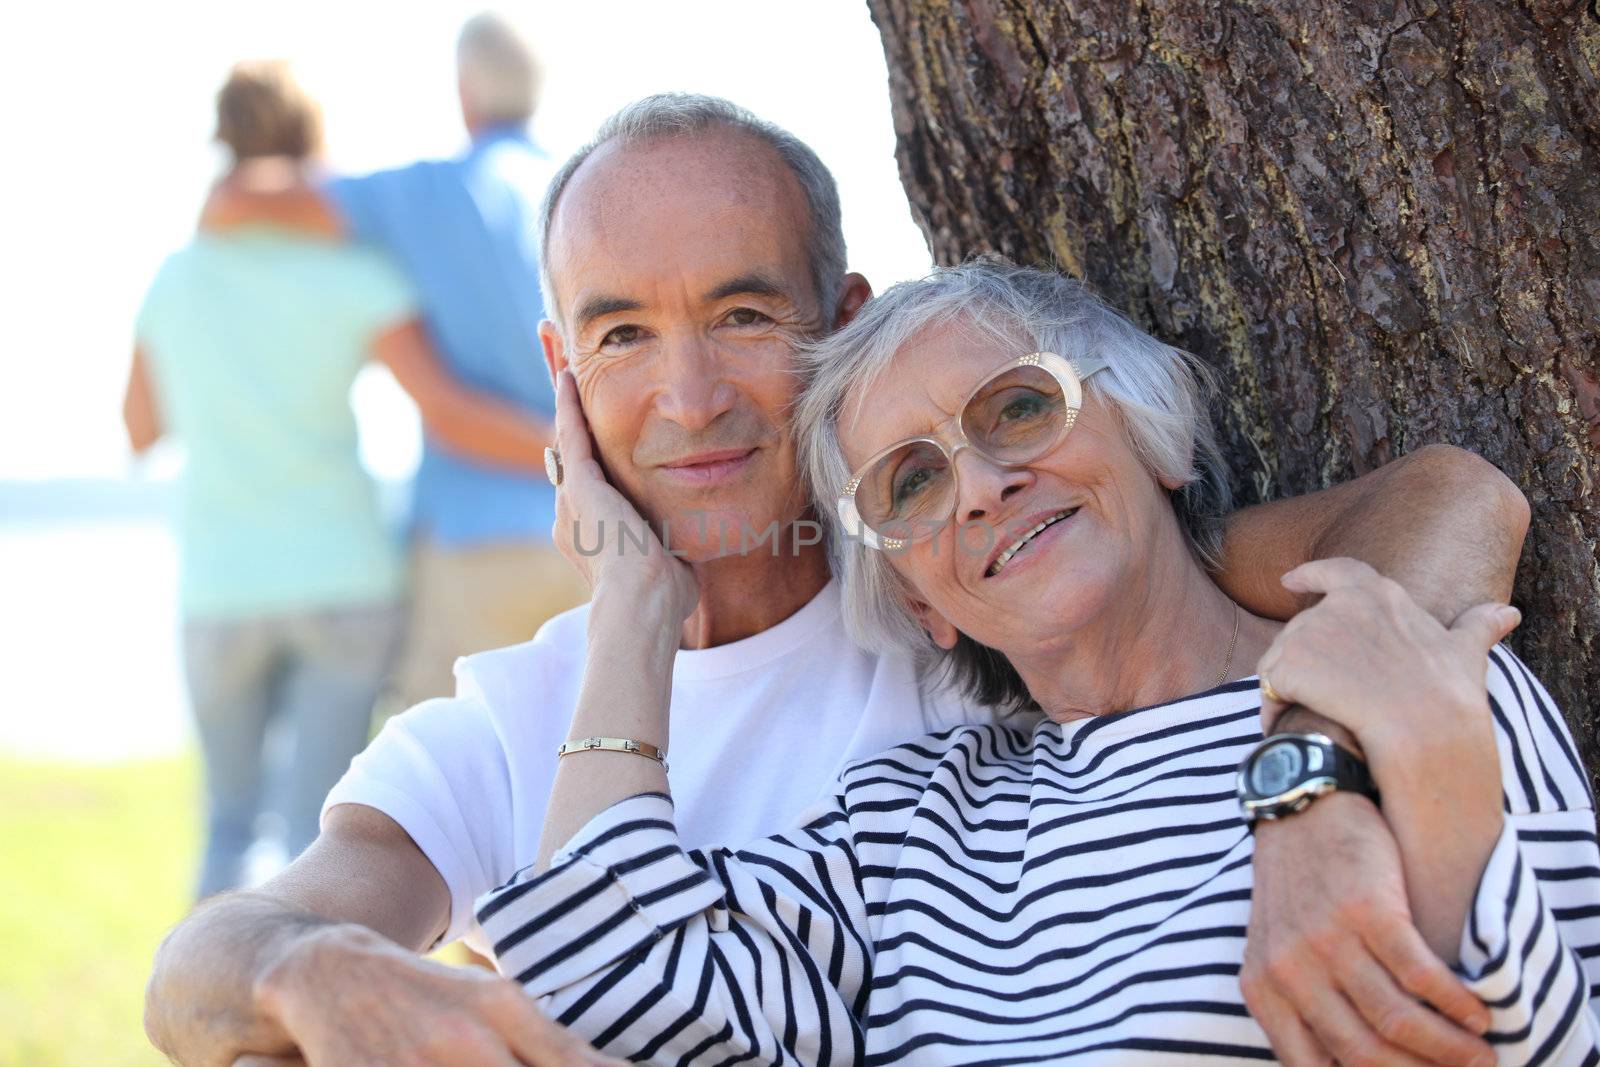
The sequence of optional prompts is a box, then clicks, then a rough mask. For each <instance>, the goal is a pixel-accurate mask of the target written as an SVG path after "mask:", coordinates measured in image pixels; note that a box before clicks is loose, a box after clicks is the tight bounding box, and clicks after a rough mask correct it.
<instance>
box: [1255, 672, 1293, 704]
mask: <svg viewBox="0 0 1600 1067" xmlns="http://www.w3.org/2000/svg"><path fill="white" fill-rule="evenodd" d="M1261 695H1262V696H1264V697H1266V698H1267V699H1268V700H1273V701H1277V702H1278V703H1279V704H1287V703H1289V702H1288V701H1287V700H1285V699H1283V697H1281V696H1279V695H1278V691H1277V690H1276V689H1274V688H1272V683H1271V682H1269V681H1267V676H1266V675H1264V674H1263V675H1262V676H1261Z"/></svg>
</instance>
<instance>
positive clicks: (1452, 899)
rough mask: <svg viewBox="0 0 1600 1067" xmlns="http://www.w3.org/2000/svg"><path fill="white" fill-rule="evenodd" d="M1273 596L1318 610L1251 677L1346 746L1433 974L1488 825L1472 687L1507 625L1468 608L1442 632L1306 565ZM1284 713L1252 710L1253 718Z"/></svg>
mask: <svg viewBox="0 0 1600 1067" xmlns="http://www.w3.org/2000/svg"><path fill="white" fill-rule="evenodd" d="M1283 582H1284V585H1285V586H1286V587H1288V588H1289V589H1291V590H1293V591H1295V592H1300V593H1313V594H1319V593H1320V594H1322V600H1321V601H1320V602H1319V603H1318V604H1317V605H1316V606H1315V607H1312V608H1310V609H1308V610H1306V611H1304V612H1302V613H1300V614H1299V615H1297V616H1295V618H1293V619H1291V620H1290V621H1289V623H1288V625H1287V626H1285V627H1284V629H1283V631H1282V632H1281V633H1280V634H1279V635H1278V637H1277V639H1276V640H1275V641H1273V643H1272V645H1271V647H1269V648H1268V649H1267V651H1266V654H1265V655H1263V656H1262V657H1261V660H1260V664H1259V668H1258V669H1259V671H1260V674H1261V676H1262V678H1263V679H1264V680H1265V681H1266V682H1268V683H1270V685H1271V687H1272V689H1273V690H1274V691H1275V692H1276V693H1277V695H1278V696H1280V697H1282V698H1283V700H1284V701H1286V702H1288V703H1294V704H1304V705H1305V706H1306V707H1308V708H1310V709H1312V710H1313V711H1316V712H1319V713H1321V714H1322V715H1325V716H1327V717H1328V718H1329V719H1332V720H1333V721H1335V722H1337V723H1339V724H1340V725H1341V726H1343V727H1345V728H1346V729H1348V730H1349V731H1350V732H1351V733H1353V734H1354V735H1355V736H1356V739H1357V740H1358V741H1359V742H1360V743H1361V746H1362V748H1363V749H1364V750H1365V755H1366V758H1367V761H1368V763H1369V765H1370V766H1371V769H1372V774H1373V777H1374V779H1376V781H1377V784H1378V789H1379V791H1380V792H1381V793H1382V809H1383V814H1384V817H1385V819H1386V820H1387V821H1388V823H1389V825H1390V826H1391V827H1392V828H1393V830H1394V833H1395V839H1396V841H1397V842H1398V844H1399V845H1400V852H1401V857H1402V862H1403V864H1404V867H1405V875H1406V887H1407V892H1408V894H1409V896H1410V898H1411V906H1412V912H1413V915H1414V916H1415V918H1416V920H1417V928H1418V929H1419V930H1420V931H1421V932H1422V935H1423V937H1424V938H1425V939H1426V940H1427V942H1428V944H1429V946H1430V947H1431V948H1432V949H1433V950H1434V951H1435V952H1436V953H1438V954H1439V956H1440V957H1441V958H1442V959H1444V960H1446V961H1447V962H1449V961H1453V960H1454V959H1455V958H1456V953H1457V950H1458V946H1459V944H1460V938H1461V931H1462V926H1463V924H1464V923H1465V920H1466V916H1467V913H1468V909H1469V907H1470V904H1471V901H1472V897H1473V895H1474V892H1475V891H1476V889H1477V884H1478V879H1479V877H1480V876H1481V874H1482V871H1483V865H1484V863H1485V862H1487V860H1488V857H1489V853H1490V852H1491V851H1492V849H1493V848H1494V844H1495V841H1496V840H1497V839H1498V837H1499V835H1500V831H1501V825H1502V812H1501V784H1500V781H1501V780H1500V760H1499V753H1498V750H1497V748H1496V745H1495V737H1494V726H1493V720H1492V719H1491V717H1490V714H1489V703H1488V696H1487V693H1486V691H1485V686H1484V678H1485V675H1486V673H1487V671H1488V651H1489V649H1491V648H1493V647H1494V645H1495V644H1496V643H1497V642H1499V641H1500V640H1501V638H1503V637H1504V636H1505V635H1506V634H1507V633H1509V632H1510V631H1511V630H1512V629H1513V628H1514V627H1515V626H1516V624H1517V622H1518V621H1519V620H1520V615H1519V614H1518V613H1517V611H1516V609H1514V608H1511V607H1508V606H1506V605H1504V604H1481V605H1479V606H1477V607H1475V608H1471V609H1469V610H1468V611H1466V612H1464V613H1463V614H1462V615H1461V616H1460V617H1459V618H1458V619H1456V621H1455V622H1454V623H1453V624H1452V625H1451V626H1450V627H1449V628H1448V629H1446V628H1445V627H1444V626H1442V625H1440V624H1439V622H1438V621H1437V620H1435V619H1434V618H1433V617H1432V616H1431V615H1429V614H1428V613H1427V612H1426V611H1424V610H1423V609H1422V608H1421V607H1419V606H1418V605H1417V604H1416V603H1415V602H1414V601H1413V600H1412V599H1411V598H1410V596H1408V595H1407V594H1406V592H1405V591H1404V590H1403V589H1401V587H1400V586H1399V585H1397V584H1396V583H1394V582H1392V581H1390V580H1388V579H1387V578H1384V577H1383V576H1382V575H1380V574H1378V573H1377V572H1376V571H1374V570H1373V569H1372V568H1371V567H1369V566H1367V565H1366V564H1365V563H1361V562H1358V561H1356V560H1351V559H1330V560H1318V561H1315V562H1313V563H1308V564H1306V565H1304V566H1301V567H1297V568H1295V569H1294V570H1292V571H1290V572H1289V573H1288V574H1286V575H1284V578H1283ZM1284 706H1285V705H1284V704H1283V703H1279V702H1277V701H1270V700H1266V699H1265V698H1264V699H1263V707H1262V718H1263V720H1264V722H1267V723H1270V721H1271V718H1272V717H1273V716H1275V715H1276V714H1277V713H1278V712H1280V711H1282V710H1283V707H1284Z"/></svg>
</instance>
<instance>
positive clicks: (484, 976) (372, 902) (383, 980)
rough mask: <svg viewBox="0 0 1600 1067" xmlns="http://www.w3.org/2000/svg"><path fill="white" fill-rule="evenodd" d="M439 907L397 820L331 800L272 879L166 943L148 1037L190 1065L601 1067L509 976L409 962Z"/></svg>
mask: <svg viewBox="0 0 1600 1067" xmlns="http://www.w3.org/2000/svg"><path fill="white" fill-rule="evenodd" d="M449 909H450V900H449V892H448V890H447V889H446V888H445V883H444V879H443V878H441V877H440V875H439V873H438V871H436V870H435V869H434V867H433V865H432V864H431V863H429V862H428V859H427V858H426V856H424V855H423V853H422V851H421V850H420V849H418V848H417V846H416V844H415V843H413V842H412V840H411V839H410V838H409V837H408V836H407V835H406V833H405V831H404V830H402V829H401V828H400V826H399V825H398V824H397V823H395V822H394V821H393V820H392V819H390V818H389V817H388V816H386V815H384V814H382V813H381V812H379V811H377V810H376V809H373V808H368V807H364V806H362V805H357V804H342V805H338V806H336V807H334V808H332V809H330V810H329V812H328V814H327V817H326V819H325V822H324V826H323V832H322V835H321V836H320V837H319V838H318V839H317V840H316V842H315V843H314V844H312V846H311V847H310V848H309V849H307V850H306V852H305V853H304V855H302V856H301V857H300V858H299V859H297V860H296V861H295V862H294V863H292V864H290V866H289V867H288V868H287V869H286V870H285V871H284V872H283V873H282V874H280V875H279V876H278V877H277V878H274V879H273V880H272V881H271V882H268V883H267V884H266V885H265V886H263V887H262V888H261V889H259V890H256V891H253V892H240V893H232V894H228V895H226V896H222V897H219V898H217V899H216V900H214V901H212V902H209V903H206V904H202V905H201V906H200V907H199V908H197V909H196V910H195V912H194V913H193V914H192V915H190V916H189V918H187V919H185V920H184V921H183V922H181V923H179V924H178V926H177V927H176V928H175V929H174V930H173V931H172V933H171V934H170V935H168V937H167V939H166V940H165V941H164V942H163V943H162V945H161V948H160V949H159V950H158V952H157V953H156V960H155V969H154V972H153V973H152V975H151V978H150V984H149V987H148V989H147V991H146V995H145V1031H146V1033H148V1034H149V1036H150V1040H151V1041H152V1042H153V1043H154V1044H155V1045H156V1047H157V1048H159V1049H161V1050H162V1051H163V1052H165V1053H166V1054H167V1055H168V1056H170V1057H172V1058H173V1059H174V1060H175V1061H176V1062H178V1063H179V1064H182V1065H184V1067H230V1065H231V1064H233V1063H234V1061H235V1059H237V1058H239V1057H241V1056H245V1055H247V1054H259V1055H277V1056H286V1055H292V1054H293V1053H295V1052H296V1051H298V1052H299V1053H300V1054H301V1055H302V1056H304V1058H305V1061H306V1062H307V1063H309V1064H311V1065H312V1067H322V1065H335V1064H337V1065H339V1067H380V1065H385V1064H393V1063H408V1064H429V1065H440V1067H443V1065H457V1067H459V1065H465V1064H480V1063H481V1064H490V1063H495V1064H498V1063H507V1062H516V1063H525V1064H534V1065H543V1064H567V1063H592V1062H599V1061H598V1060H596V1059H595V1058H593V1054H592V1052H590V1051H588V1050H587V1046H586V1045H584V1044H583V1042H581V1041H579V1040H578V1039H576V1038H574V1037H572V1036H571V1035H569V1034H567V1033H566V1032H565V1031H564V1030H562V1029H561V1028H560V1027H558V1026H556V1025H555V1024H554V1023H552V1022H550V1021H549V1020H548V1019H546V1018H545V1017H544V1016H543V1015H542V1014H541V1013H540V1012H539V1011H538V1010H537V1008H535V1007H534V1004H533V1001H532V1000H530V999H529V998H528V997H527V996H526V995H525V994H524V993H523V992H522V990H521V989H520V988H519V987H518V986H517V985H516V984H515V983H512V982H509V981H507V980H505V979H503V978H500V977H499V976H497V975H493V974H490V973H489V972H487V971H483V970H480V969H478V968H455V967H447V966H445V965H443V964H438V963H434V962H432V961H429V960H424V959H420V958H418V957H417V956H416V955H415V953H416V952H417V951H419V950H421V949H423V948H426V947H428V946H429V945H431V944H432V943H433V942H434V941H435V940H436V939H437V938H438V937H439V936H440V935H441V934H442V933H443V931H444V929H445V926H446V923H447V922H448V916H449ZM510 1057H515V1059H512V1058H510Z"/></svg>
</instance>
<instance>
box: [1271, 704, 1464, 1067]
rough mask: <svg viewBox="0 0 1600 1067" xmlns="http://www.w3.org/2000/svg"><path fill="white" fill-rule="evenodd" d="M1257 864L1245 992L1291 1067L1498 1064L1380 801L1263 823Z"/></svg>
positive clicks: (1327, 804) (1345, 800) (1342, 798)
mask: <svg viewBox="0 0 1600 1067" xmlns="http://www.w3.org/2000/svg"><path fill="white" fill-rule="evenodd" d="M1274 685H1276V683H1274ZM1254 863H1255V889H1254V891H1253V892H1252V894H1251V898H1250V926H1249V932H1248V935H1247V938H1246V941H1245V954H1244V967H1243V969H1242V970H1241V971H1240V974H1239V984H1240V987H1241V989H1242V990H1243V993H1244V999H1245V1003H1246V1005H1248V1006H1249V1008H1250V1013H1251V1014H1252V1015H1254V1016H1255V1018H1256V1021H1257V1022H1258V1023H1260V1024H1261V1028H1262V1029H1263V1030H1265V1031H1266V1033H1267V1037H1268V1039H1269V1040H1270V1041H1271V1042H1272V1048H1273V1051H1274V1052H1275V1053H1277V1055H1278V1058H1279V1059H1281V1060H1282V1061H1283V1063H1284V1064H1286V1065H1287V1067H1305V1065H1308V1064H1328V1063H1331V1062H1338V1063H1340V1064H1346V1065H1351V1067H1354V1065H1360V1064H1400V1065H1416V1064H1424V1063H1437V1064H1462V1065H1466V1064H1474V1065H1476V1064H1484V1065H1489V1064H1493V1063H1494V1062H1495V1057H1494V1053H1493V1051H1492V1050H1491V1049H1490V1047H1489V1045H1488V1044H1487V1043H1486V1042H1484V1041H1483V1040H1482V1039H1481V1038H1479V1037H1478V1036H1476V1035H1479V1034H1482V1033H1483V1032H1484V1030H1485V1029H1486V1028H1487V1027H1488V1025H1489V1012H1488V1010H1487V1009H1486V1008H1485V1007H1484V1006H1483V1004H1482V1003H1480V1002H1479V1001H1478V999H1477V998H1476V997H1475V996H1473V995H1472V993H1471V992H1469V991H1468V990H1467V989H1466V987H1465V986H1463V985H1462V984H1461V982H1460V981H1459V980H1457V978H1456V977H1455V975H1454V974H1452V973H1451V971H1450V969H1449V968H1448V967H1446V966H1445V965H1444V963H1443V962H1441V961H1440V959H1439V958H1438V956H1436V955H1434V953H1433V952H1432V951H1431V950H1430V949H1429V948H1428V945H1427V944H1426V943H1425V942H1424V941H1423V939H1422V935H1421V934H1419V933H1418V932H1417V929H1416V927H1415V925H1414V924H1413V922H1412V918H1411V912H1410V909H1409V907H1408V906H1407V902H1406V900H1407V898H1406V886H1405V882H1404V880H1403V878H1402V875H1401V863H1400V856H1399V853H1398V850H1397V848H1396V846H1395V842H1394V838H1393V837H1392V836H1391V834H1390V833H1389V829H1388V827H1387V826H1386V825H1385V823H1384V820H1383V816H1382V815H1380V814H1379V812H1378V809H1377V808H1376V807H1375V806H1374V805H1373V804H1372V802H1371V801H1369V800H1367V799H1366V798H1365V797H1361V796H1356V795H1354V794H1349V793H1335V794H1333V795H1331V796H1327V797H1323V798H1322V799H1320V800H1318V801H1317V802H1316V803H1315V804H1313V805H1311V807H1310V808H1308V809H1306V810H1305V811H1303V812H1300V813H1299V814H1296V815H1293V816H1290V817H1289V818H1285V819H1280V820H1276V821H1272V822H1263V823H1261V824H1259V825H1258V826H1257V828H1256V840H1255V861H1254ZM1428 1005H1431V1006H1432V1007H1431V1008H1430V1007H1428ZM1434 1009H1437V1011H1435V1010H1434Z"/></svg>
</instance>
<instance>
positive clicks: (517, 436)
mask: <svg viewBox="0 0 1600 1067" xmlns="http://www.w3.org/2000/svg"><path fill="white" fill-rule="evenodd" d="M217 138H218V140H220V141H222V142H223V143H224V144H225V145H226V146H227V147H228V149H229V151H230V153H231V154H232V156H233V159H234V165H235V166H236V167H237V166H242V165H248V164H250V163H252V162H254V161H262V160H271V161H273V163H274V165H276V166H277V167H278V168H280V169H282V170H284V171H295V170H298V169H301V168H303V167H305V166H306V165H307V161H308V160H310V159H312V158H314V157H315V155H316V154H317V152H318V149H319V145H320V140H321V131H320V118H319V115H318V111H317V108H316V106H315V104H314V103H313V102H312V101H311V100H310V99H309V98H308V97H307V96H306V95H305V93H304V92H303V91H302V90H301V89H300V88H299V86H298V85H296V84H295V81H294V79H293V77H292V75H291V74H290V72H289V71H288V68H287V67H286V66H285V65H284V64H282V63H273V62H246V63H241V64H238V65H237V66H236V67H235V68H234V69H233V71H232V73H231V74H230V76H229V78H228V81H227V83H226V84H225V85H224V86H223V88H222V91H221V92H220V93H219V94H218V98H217ZM136 335H137V341H136V345H135V350H134V358H133V367H132V371H131V374H130V376H129V381H128V389H127V394H126V400H125V403H124V412H123V414H124V420H125V423H126V426H127V429H128V434H129V439H130V443H131V444H132V445H133V447H134V449H135V451H143V450H144V449H146V448H148V447H149V446H150V445H152V444H153V443H154V442H155V441H156V440H157V439H159V438H160V437H162V436H163V435H164V434H165V433H167V432H168V431H170V432H171V433H172V434H173V436H175V437H177V438H178V439H179V440H180V441H181V443H182V445H183V446H184V448H185V451H186V462H185V466H184V472H183V477H182V480H181V485H180V490H181V491H180V495H179V514H178V517H177V534H178V541H179V583H180V603H181V610H182V615H183V621H184V660H185V664H184V666H185V671H186V674H187V679H188V688H189V696H190V703H191V705H192V707H193V711H194V715H195V721H196V726H197V729H198V733H199V737H200V744H201V750H202V754H203V756H204V760H205V768H206V787H207V800H208V805H207V807H208V820H207V822H208V827H207V843H206V848H205V855H204V860H203V862H202V864H201V873H200V878H199V886H198V893H199V895H200V896H209V895H210V894H212V893H215V892H218V891H220V890H223V889H227V888H229V887H231V886H234V885H237V884H239V882H240V881H241V879H242V878H243V877H244V876H245V872H244V871H243V870H242V867H243V859H244V856H245V853H246V851H247V850H248V848H249V847H250V845H251V844H252V843H253V841H254V839H255V836H256V832H257V830H258V827H257V825H256V824H257V822H258V817H259V816H261V815H263V814H268V815H271V816H273V817H274V821H275V822H277V823H279V824H280V825H279V826H278V827H276V829H277V830H279V831H280V832H281V833H282V835H283V836H284V837H285V841H284V843H285V845H286V847H287V850H288V852H289V854H290V856H291V858H292V857H293V856H294V855H297V854H298V853H299V852H300V851H301V850H302V849H304V848H305V846H306V845H308V844H310V842H311V840H312V839H313V838H314V837H316V835H317V828H318V815H319V813H320V810H321V806H322V799H323V797H324V796H326V795H327V792H328V789H329V788H330V787H331V786H332V785H333V783H334V782H335V781H337V780H338V778H339V776H340V775H341V774H343V773H344V769H345V767H346V766H348V765H349V762H350V758H351V757H352V756H354V755H355V754H356V753H357V752H359V751H360V750H361V748H362V747H363V746H364V745H365V744H366V741H367V737H368V730H369V728H370V723H371V715H372V709H373V704H374V698H375V697H376V695H377V693H378V690H379V688H380V686H381V685H382V684H383V682H384V680H385V677H386V675H387V672H388V670H389V667H390V662H391V659H392V655H393V650H394V646H395V643H396V639H397V637H398V634H399V630H400V625H401V622H402V611H401V603H402V599H403V596H404V592H405V584H406V583H405V578H406V576H405V564H404V557H403V554H402V551H401V546H400V544H399V543H398V541H397V539H396V538H394V537H393V536H392V534H391V532H390V530H389V529H388V527H387V524H386V523H385V522H384V520H383V519H382V517H381V515H380V509H379V506H378V500H377V493H376V487H375V486H374V484H373V482H372V479H371V477H370V476H369V475H368V474H367V472H366V471H365V470H364V469H363V468H362V466H361V462H360V458H359V455H358V452H357V447H356V444H357V435H356V424H355V418H354V415H353V413H352V412H351V409H350V387H351V384H352V383H353V381H354V380H355V377H356V373H357V372H358V371H359V370H360V368H361V367H362V366H363V365H364V364H365V363H367V362H368V361H369V360H374V359H376V360H378V361H380V362H382V363H384V364H385V365H386V366H388V367H389V369H390V370H391V371H392V372H393V374H394V375H395V377H396V379H397V380H398V381H399V382H400V384H401V385H402V386H403V387H404V388H405V389H407V390H408V391H409V392H410V393H411V395H412V396H413V398H414V399H415V400H416V401H417V405H418V408H419V410H420V411H421V413H422V417H423V420H424V422H425V424H427V425H429V426H430V427H431V428H432V431H433V433H434V436H435V438H436V439H437V440H439V441H441V442H443V443H444V444H445V446H446V447H449V448H451V449H454V450H455V451H457V452H459V453H462V454H472V455H476V456H480V457H483V458H484V459H487V460H490V461H493V460H500V461H504V462H507V463H512V462H516V461H518V458H519V457H521V456H524V455H529V454H535V453H537V451H538V442H539V440H540V439H541V435H542V433H543V431H542V429H541V427H539V426H537V425H534V424H533V423H531V422H530V420H528V419H527V418H526V417H525V416H524V415H523V414H522V412H521V411H519V410H518V409H516V408H515V407H513V406H512V405H510V404H507V403H505V402H504V401H503V400H500V399H498V398H496V397H494V396H491V395H489V394H487V393H485V392H482V391H477V390H474V389H473V388H471V387H470V386H467V385H464V384H463V383H461V382H459V381H457V380H455V379H452V378H451V377H450V375H449V374H448V373H447V372H446V370H445V369H444V368H443V367H442V366H441V364H440V361H439V358H438V356H437V355H436V354H435V353H434V351H433V349H432V347H431V346H430V344H429V342H428V337H427V334H426V332H425V331H424V329H423V327H422V324H421V322H420V321H419V320H418V318H417V300H416V295H415V292H414V290H413V287H412V285H411V284H410V283H409V282H408V281H407V280H406V279H405V277H404V276H403V275H402V274H401V273H400V272H399V271H397V270H396V269H395V267H394V266H393V265H392V264H391V263H390V261H389V260H388V259H387V258H385V257H384V256H382V255H380V254H378V253H377V252H375V251H372V250H370V249H364V248H358V247H355V246H351V245H346V244H342V243H334V242H329V241H326V240H319V239H314V238H309V237H307V236H304V235H302V234H298V233H294V232H292V231H286V230H282V229H277V228H272V227H264V226H253V227H245V228H240V229H237V230H235V231H233V232H230V233H227V234H201V235H199V236H198V237H196V238H195V240H193V241H192V242H190V243H189V244H188V245H187V246H185V247H184V248H182V249H179V250H178V251H177V252H174V253H173V254H172V255H170V256H168V257H167V259H166V261H165V262H164V263H163V264H162V265H161V268H160V270H159V271H158V272H157V275H156V278H155V280H154V282H153V283H152V284H151V286H150V289H149V291H148V293H147V294H146V296H145V299H144V302H143V305H142V306H141V308H140V311H139V318H138V324H137V327H136ZM269 730H283V731H284V732H285V733H286V735H287V737H288V740H289V742H290V743H289V745H288V746H287V747H286V748H285V749H284V750H283V751H282V752H281V753H280V755H283V756H287V758H277V759H274V758H271V746H268V745H266V744H265V739H266V736H267V733H268V731H269Z"/></svg>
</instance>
